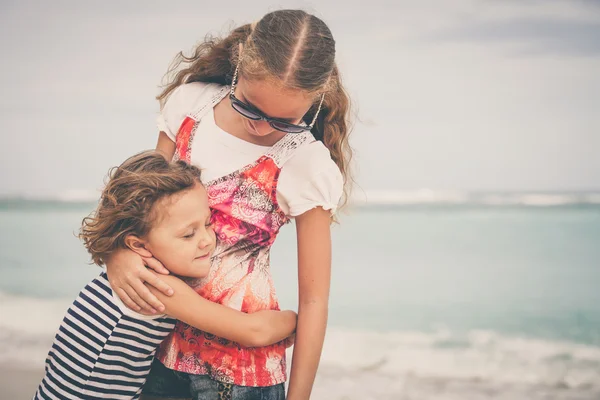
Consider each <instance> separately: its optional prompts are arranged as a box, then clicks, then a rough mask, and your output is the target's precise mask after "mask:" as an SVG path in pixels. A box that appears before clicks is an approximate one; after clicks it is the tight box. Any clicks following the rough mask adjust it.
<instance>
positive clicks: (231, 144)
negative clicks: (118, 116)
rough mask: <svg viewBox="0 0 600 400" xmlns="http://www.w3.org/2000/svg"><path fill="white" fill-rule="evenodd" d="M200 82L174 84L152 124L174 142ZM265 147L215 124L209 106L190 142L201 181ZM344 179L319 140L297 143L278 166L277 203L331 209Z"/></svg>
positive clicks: (286, 207)
mask: <svg viewBox="0 0 600 400" xmlns="http://www.w3.org/2000/svg"><path fill="white" fill-rule="evenodd" d="M204 85H205V84H203V83H200V82H194V83H188V84H185V85H181V86H179V87H178V88H177V89H175V90H174V91H173V92H172V93H171V95H170V96H169V98H168V100H167V102H166V103H165V105H164V107H163V109H162V111H161V113H160V115H159V116H158V119H157V123H158V129H159V130H160V131H162V132H164V133H165V134H166V135H167V136H168V137H169V138H170V139H171V140H173V141H175V139H176V136H177V132H178V131H179V127H180V126H181V123H182V122H183V120H184V119H185V117H186V116H187V115H188V114H189V113H191V112H192V111H193V110H195V109H197V108H198V107H199V106H200V104H199V101H201V95H202V92H203V86H204ZM268 149H269V147H267V146H260V145H257V144H254V143H250V142H247V141H245V140H242V139H240V138H238V137H235V136H233V135H231V134H229V133H227V132H225V131H224V130H222V129H221V128H219V127H218V126H217V124H216V123H215V118H214V112H213V110H210V111H209V112H208V113H207V114H206V115H205V116H204V118H202V119H201V120H200V125H199V126H198V129H197V130H196V134H195V136H194V141H193V142H192V148H191V151H192V155H191V157H192V159H191V162H192V164H194V165H197V166H198V167H199V168H201V170H202V176H201V179H202V182H204V183H206V182H209V181H212V180H213V179H216V178H219V177H221V176H225V175H227V174H230V173H232V172H234V171H236V170H238V169H240V168H243V167H245V166H246V165H248V164H251V163H253V162H254V161H256V160H258V159H259V158H260V157H261V156H262V155H263V154H264V153H266V152H267V150H268ZM343 186H344V179H343V177H342V174H341V172H340V170H339V168H338V167H337V165H336V164H335V162H333V160H332V159H331V155H330V154H329V150H328V149H327V148H326V147H325V145H323V143H321V142H320V141H315V142H312V143H310V144H307V145H304V146H302V147H300V148H299V149H298V150H297V151H296V152H295V153H294V155H293V156H292V157H291V158H290V159H289V160H288V161H287V162H286V163H285V164H284V165H283V167H282V168H281V173H280V175H279V182H278V185H277V202H278V203H279V206H280V207H281V209H282V210H283V211H284V212H285V213H286V215H288V216H289V217H296V216H298V215H301V214H303V213H304V212H306V211H308V210H310V209H313V208H315V207H323V208H324V209H325V210H331V213H332V214H333V213H335V210H336V208H337V205H338V203H339V201H340V198H341V196H342V192H343Z"/></svg>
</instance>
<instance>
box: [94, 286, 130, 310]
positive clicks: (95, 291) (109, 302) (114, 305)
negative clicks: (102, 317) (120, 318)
mask: <svg viewBox="0 0 600 400" xmlns="http://www.w3.org/2000/svg"><path fill="white" fill-rule="evenodd" d="M87 290H88V291H90V292H92V293H94V294H95V295H96V297H98V298H100V299H102V300H104V302H105V303H106V305H107V306H109V307H110V308H112V309H113V310H115V311H116V312H117V313H118V314H119V315H123V312H122V311H121V310H120V309H119V307H117V305H116V304H114V303H113V302H112V301H110V300H108V299H107V298H106V295H103V294H102V293H100V292H99V291H97V290H96V289H95V288H93V287H91V286H88V287H87ZM103 308H104V307H103Z"/></svg>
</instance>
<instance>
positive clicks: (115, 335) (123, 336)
mask: <svg viewBox="0 0 600 400" xmlns="http://www.w3.org/2000/svg"><path fill="white" fill-rule="evenodd" d="M112 337H113V338H121V339H128V340H132V341H134V342H138V343H139V344H143V345H146V346H150V347H154V348H157V347H158V345H159V344H160V342H158V343H152V342H147V341H145V340H143V339H140V338H139V337H137V336H133V335H128V334H126V333H123V332H119V331H116V330H115V332H113V334H112ZM164 337H166V335H165V336H164ZM164 337H163V339H164ZM161 341H162V339H161ZM143 351H144V352H145V351H146V350H143Z"/></svg>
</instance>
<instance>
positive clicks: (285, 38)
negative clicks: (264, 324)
mask: <svg viewBox="0 0 600 400" xmlns="http://www.w3.org/2000/svg"><path fill="white" fill-rule="evenodd" d="M334 58H335V41H334V39H333V37H332V35H331V32H330V30H329V28H328V27H327V26H326V25H325V23H324V22H323V21H321V20H320V19H318V18H317V17H315V16H313V15H309V14H307V13H305V12H303V11H299V10H280V11H275V12H272V13H269V14H267V15H265V16H264V17H263V18H262V19H261V20H260V21H258V22H257V23H256V24H252V25H244V26H241V27H239V28H237V29H235V30H233V31H232V32H231V34H230V35H229V36H228V37H226V38H224V39H209V40H207V41H205V42H203V43H201V44H200V45H199V46H198V47H197V48H196V49H195V51H194V53H193V55H192V56H191V57H185V56H183V55H182V54H181V53H180V54H179V55H178V57H177V59H176V63H175V64H174V66H173V69H172V72H174V75H173V79H172V81H171V82H170V83H169V84H168V85H167V86H166V88H165V90H164V91H163V92H162V93H161V94H160V96H158V99H159V100H160V102H161V106H162V110H161V114H160V117H159V121H158V122H159V124H158V125H159V131H160V133H159V138H158V144H157V149H159V150H160V151H161V152H163V154H165V156H166V157H167V158H170V157H173V156H174V157H175V158H176V159H180V160H185V161H187V162H190V163H192V164H194V165H199V166H201V167H202V168H203V175H202V177H203V182H204V184H205V185H206V188H207V192H208V197H209V205H210V207H211V209H212V212H213V217H212V222H213V226H214V229H215V232H216V233H217V236H218V238H219V244H218V245H217V248H216V250H215V253H214V256H213V259H212V264H211V271H210V273H209V275H208V277H207V278H206V279H204V280H202V281H201V282H200V283H199V285H197V286H196V287H195V289H196V291H197V292H198V294H200V295H201V296H203V297H205V298H207V299H209V300H211V301H214V302H217V303H220V304H224V305H227V306H229V307H232V308H234V309H236V310H241V311H244V312H254V311H258V310H265V309H271V310H277V309H278V308H279V306H278V303H277V298H276V296H275V292H274V288H273V283H272V280H271V277H270V272H269V250H270V248H271V245H272V244H273V242H274V240H275V238H276V235H277V233H278V231H279V229H280V227H281V226H283V225H284V224H285V223H286V222H288V221H290V220H291V219H295V222H296V231H297V241H298V283H299V310H298V327H297V332H296V339H295V347H294V353H293V359H292V367H291V378H290V383H289V391H288V399H291V400H296V399H308V398H309V396H310V392H311V389H312V385H313V381H314V378H315V374H316V371H317V366H318V363H319V359H320V355H321V349H322V345H323V340H324V336H325V328H326V324H327V311H328V296H329V282H330V269H331V239H330V223H331V218H332V214H333V213H334V212H335V210H336V207H337V205H338V203H339V201H340V198H341V197H342V194H343V191H344V179H345V180H346V181H348V180H349V179H348V160H349V156H350V149H349V146H348V142H347V138H348V129H347V125H346V117H347V112H348V97H347V95H346V93H345V91H344V88H343V87H342V84H341V82H340V78H339V74H338V70H337V67H336V65H335V61H334ZM179 67H182V68H179ZM144 264H146V265H147V266H149V267H150V268H152V269H154V270H155V271H157V272H164V271H163V269H162V267H161V265H160V264H159V263H158V262H156V260H154V259H152V258H144V257H140V255H139V254H137V253H135V252H133V251H131V250H121V251H118V252H115V254H114V255H113V256H112V257H111V258H110V259H109V260H107V269H108V271H109V272H110V274H109V276H110V283H111V286H112V287H113V288H114V289H115V290H116V291H117V293H118V294H119V296H121V298H122V300H123V302H124V303H125V304H127V305H128V306H130V307H137V309H141V308H145V309H146V310H147V311H149V312H155V311H154V310H155V309H158V310H162V305H161V302H160V301H159V299H157V298H156V297H155V296H154V295H153V292H151V291H150V290H148V289H147V288H146V286H145V285H144V282H145V283H146V284H149V285H150V286H154V287H155V288H156V289H158V290H159V291H161V292H163V293H165V294H167V295H168V294H169V293H171V292H172V291H171V289H172V288H169V287H168V285H167V284H165V282H163V281H162V277H161V278H160V279H159V278H157V275H156V274H154V273H152V272H150V271H149V270H148V269H146V268H145V266H144ZM155 292H156V291H155ZM157 360H158V362H156V363H154V365H153V368H152V371H151V373H150V376H149V378H148V381H147V383H146V386H145V388H144V393H145V394H147V395H153V396H159V397H160V396H162V397H170V398H172V397H177V396H181V397H190V396H193V397H194V398H195V399H205V398H206V399H207V398H216V393H217V392H220V394H221V397H220V398H264V399H283V398H284V396H285V394H284V386H283V385H284V382H285V380H286V365H285V345H284V343H278V344H275V345H273V346H268V347H265V348H260V349H246V348H241V349H239V348H238V347H236V346H235V345H234V344H232V343H231V342H229V341H228V340H224V339H221V338H218V337H215V336H213V335H210V334H207V333H205V332H202V331H200V330H197V329H194V328H192V327H190V326H189V325H187V324H186V323H185V322H181V323H178V324H177V326H176V327H175V330H174V332H173V334H171V335H169V337H168V338H167V339H166V340H165V341H164V342H163V344H162V345H161V347H160V349H159V351H158V352H157ZM181 382H186V385H187V386H188V387H185V388H183V390H182V386H181Z"/></svg>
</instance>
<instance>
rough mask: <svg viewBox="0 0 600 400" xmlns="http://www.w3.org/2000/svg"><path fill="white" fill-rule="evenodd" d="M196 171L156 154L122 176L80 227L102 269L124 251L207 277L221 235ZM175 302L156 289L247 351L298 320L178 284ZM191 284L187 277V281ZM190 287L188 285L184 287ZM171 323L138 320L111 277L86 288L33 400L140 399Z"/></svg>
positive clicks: (135, 160) (175, 310) (173, 281)
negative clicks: (231, 304) (222, 301)
mask: <svg viewBox="0 0 600 400" xmlns="http://www.w3.org/2000/svg"><path fill="white" fill-rule="evenodd" d="M199 174H200V171H199V170H198V169H197V168H196V167H193V166H190V165H188V164H185V163H183V162H177V163H171V164H170V163H168V162H167V161H166V160H165V159H164V158H163V157H162V156H161V155H160V154H156V153H148V152H147V153H142V154H139V155H137V156H134V157H132V158H130V159H128V160H127V161H125V162H124V163H123V164H122V165H121V166H120V167H118V168H117V169H116V171H115V172H114V174H113V175H112V177H111V179H110V181H109V182H108V184H107V186H106V188H105V189H104V191H103V193H102V198H101V200H100V204H99V205H98V208H97V210H96V212H95V215H93V216H91V217H88V218H86V219H84V221H83V226H82V229H81V235H80V236H81V237H82V238H83V240H84V242H85V246H86V248H87V249H88V251H89V252H90V254H91V255H92V260H93V261H94V262H95V263H96V264H98V265H100V264H101V263H102V262H103V260H105V259H106V257H107V256H109V255H110V254H111V253H112V252H113V251H115V250H116V249H118V248H124V247H127V248H129V249H131V250H132V251H134V252H135V253H136V254H140V255H142V256H148V255H149V254H150V253H151V254H152V255H153V256H154V257H156V258H158V259H159V260H161V262H162V264H163V265H164V266H165V267H166V268H167V269H169V271H171V272H172V273H173V274H176V275H180V276H182V277H188V278H191V279H192V280H190V282H193V279H196V278H202V277H204V276H206V274H207V273H208V270H209V268H210V255H211V253H212V251H213V249H214V246H215V235H214V232H213V231H212V229H211V227H210V223H209V220H210V210H209V208H208V199H207V197H206V191H205V190H204V188H203V187H202V185H201V184H200V175H199ZM165 278H168V280H167V282H168V284H169V285H171V286H172V287H173V288H175V295H174V296H173V297H170V298H169V297H167V296H164V295H162V294H161V293H159V292H157V291H156V290H154V289H152V288H150V290H152V291H153V292H154V293H155V294H156V295H157V296H158V297H159V298H160V299H161V301H163V302H164V304H165V313H166V314H168V315H169V316H172V317H174V318H178V319H180V320H182V321H185V322H186V323H188V324H190V325H193V326H195V327H197V328H198V329H204V330H206V331H208V332H212V333H214V334H216V335H220V336H223V337H226V338H229V339H231V340H233V341H236V342H239V343H241V344H242V345H245V346H261V345H268V344H272V343H274V342H277V341H280V340H281V339H283V338H285V337H287V336H288V335H289V334H291V333H292V330H293V328H294V325H295V314H294V313H293V312H291V311H287V312H281V313H279V312H259V313H256V314H253V315H248V314H244V313H241V312H239V311H234V310H232V309H230V308H227V307H224V306H221V305H218V304H215V303H211V302H209V301H207V300H205V299H203V298H202V297H200V296H198V295H197V294H196V293H195V292H194V291H193V290H192V289H191V288H190V287H189V286H187V285H186V284H185V283H184V282H182V281H181V280H179V279H178V278H175V277H174V276H168V277H165ZM184 279H185V278H184ZM188 280H189V279H188ZM174 325H175V320H174V319H173V318H171V317H167V316H165V315H158V316H150V317H148V316H144V315H141V314H138V313H135V312H133V311H131V310H129V309H127V308H126V307H124V305H123V304H122V303H121V302H120V301H119V299H118V298H117V297H115V296H113V293H112V291H111V289H110V287H109V285H108V281H107V277H106V273H102V274H101V275H100V276H99V277H98V278H96V279H94V280H93V281H92V282H90V283H89V284H88V285H87V286H86V287H85V288H84V289H83V290H82V291H81V293H80V294H79V296H78V297H77V299H76V300H75V302H74V303H73V305H72V306H71V307H70V308H69V310H68V311H67V314H66V316H65V318H64V319H63V322H62V324H61V326H60V328H59V331H58V333H57V334H56V337H55V340H54V344H53V345H52V348H51V350H50V352H49V354H48V357H47V359H46V374H45V376H44V378H43V380H42V383H41V384H40V386H39V388H38V391H37V393H36V394H35V399H96V398H110V399H137V398H139V396H140V393H141V390H142V385H143V383H144V381H145V379H146V376H147V375H148V372H149V371H150V365H151V362H152V359H153V356H154V353H155V351H156V348H157V347H158V345H159V344H160V342H161V341H162V340H163V339H164V338H165V337H166V336H167V334H169V332H171V331H172V328H173V327H174Z"/></svg>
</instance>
